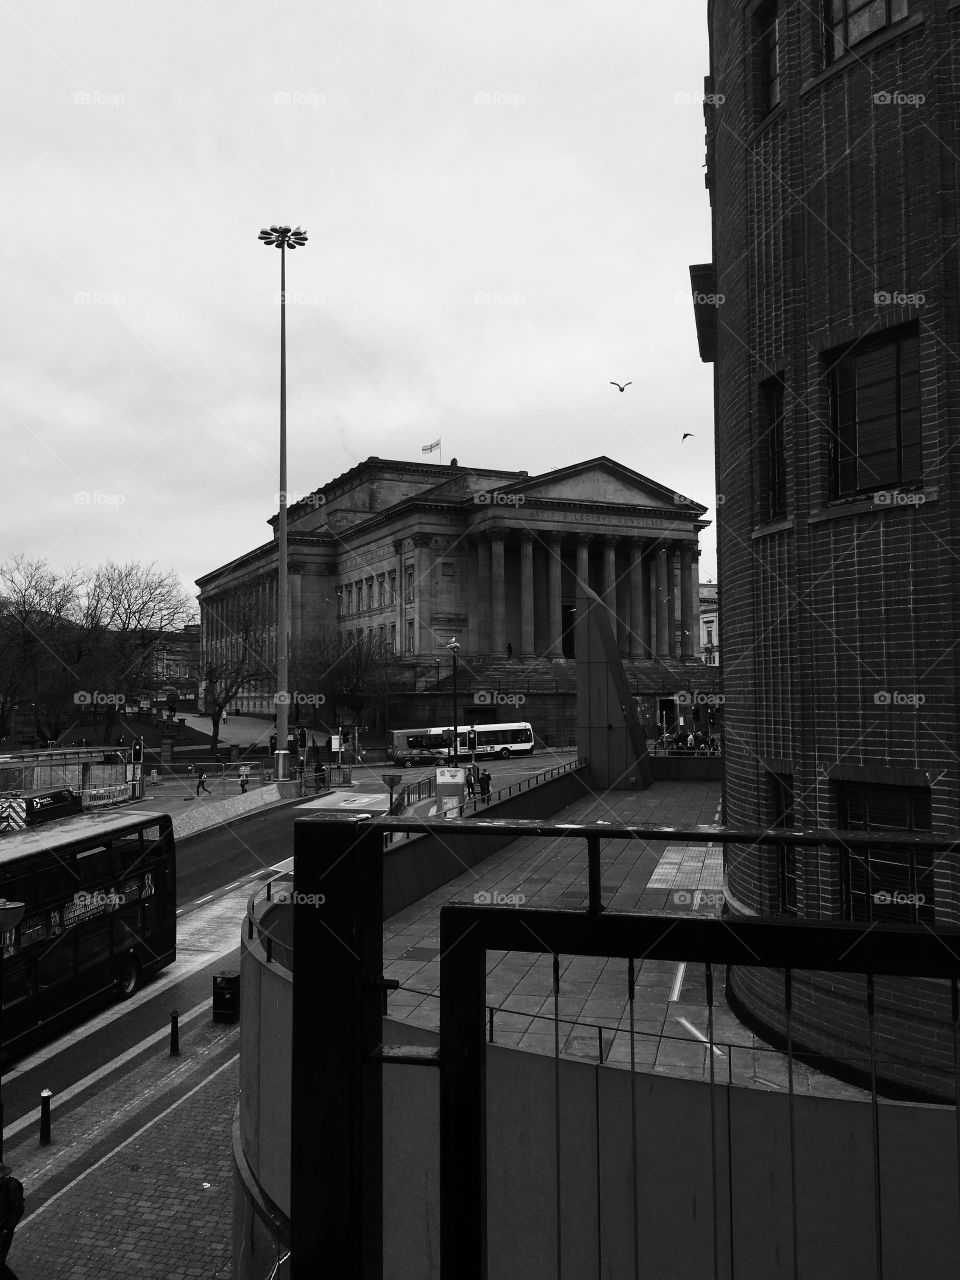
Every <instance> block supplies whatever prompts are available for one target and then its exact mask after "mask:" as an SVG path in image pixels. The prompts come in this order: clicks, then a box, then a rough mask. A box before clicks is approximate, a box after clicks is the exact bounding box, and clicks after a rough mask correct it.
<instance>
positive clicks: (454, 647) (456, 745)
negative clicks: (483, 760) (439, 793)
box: [447, 636, 460, 769]
mask: <svg viewBox="0 0 960 1280" xmlns="http://www.w3.org/2000/svg"><path fill="white" fill-rule="evenodd" d="M447 648H448V649H449V650H450V652H451V654H452V655H453V767H454V768H455V769H457V768H459V766H460V733H459V731H458V729H457V654H458V653H459V651H460V645H459V644H458V642H457V637H456V636H451V638H450V643H449V644H448V645H447Z"/></svg>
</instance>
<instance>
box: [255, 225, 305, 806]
mask: <svg viewBox="0 0 960 1280" xmlns="http://www.w3.org/2000/svg"><path fill="white" fill-rule="evenodd" d="M257 239H258V240H262V241H263V243H264V244H267V245H272V246H273V247H274V248H275V249H279V250H280V519H279V522H278V527H277V541H278V543H279V546H278V579H277V693H276V697H275V699H274V701H275V703H276V707H277V768H276V779H277V781H278V782H286V781H288V780H289V778H290V756H289V753H288V751H287V737H288V735H289V725H290V691H289V689H288V688H287V680H288V671H287V666H288V663H287V608H288V606H287V595H288V590H287V249H288V248H290V249H297V248H302V247H303V245H305V244H306V243H307V233H306V232H305V231H303V230H302V229H301V228H300V227H296V228H295V229H294V230H291V229H290V228H289V227H262V228H261V230H260V234H259V236H258V237H257Z"/></svg>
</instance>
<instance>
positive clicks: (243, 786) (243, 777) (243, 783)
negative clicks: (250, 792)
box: [240, 769, 247, 796]
mask: <svg viewBox="0 0 960 1280" xmlns="http://www.w3.org/2000/svg"><path fill="white" fill-rule="evenodd" d="M240 794H241V795H242V796H245V795H246V794H247V771H246V769H241V770H240Z"/></svg>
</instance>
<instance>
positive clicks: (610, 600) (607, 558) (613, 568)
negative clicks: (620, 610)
mask: <svg viewBox="0 0 960 1280" xmlns="http://www.w3.org/2000/svg"><path fill="white" fill-rule="evenodd" d="M603 603H604V604H605V605H606V606H607V608H608V609H609V610H610V612H611V613H612V614H613V617H614V624H613V629H614V633H616V621H615V619H616V616H617V539H616V538H604V540H603Z"/></svg>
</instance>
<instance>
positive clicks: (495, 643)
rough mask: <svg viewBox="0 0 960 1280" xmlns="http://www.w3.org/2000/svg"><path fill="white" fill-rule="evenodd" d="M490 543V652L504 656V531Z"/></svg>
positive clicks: (505, 645)
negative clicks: (491, 616)
mask: <svg viewBox="0 0 960 1280" xmlns="http://www.w3.org/2000/svg"><path fill="white" fill-rule="evenodd" d="M491 536H492V541H491V543H490V608H491V611H492V614H493V625H492V626H491V628H490V652H491V653H495V654H498V655H500V654H503V653H504V651H505V649H506V647H507V637H506V603H507V601H506V581H505V577H504V571H503V536H504V534H503V530H502V529H494V530H493V531H492V535H491Z"/></svg>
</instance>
